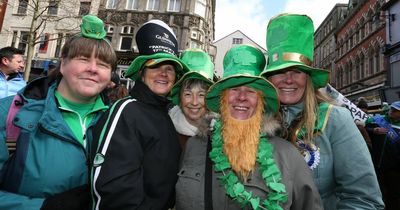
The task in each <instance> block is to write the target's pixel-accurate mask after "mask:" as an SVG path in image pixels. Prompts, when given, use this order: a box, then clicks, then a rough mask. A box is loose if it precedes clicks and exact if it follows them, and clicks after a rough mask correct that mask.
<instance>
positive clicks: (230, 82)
mask: <svg viewBox="0 0 400 210" xmlns="http://www.w3.org/2000/svg"><path fill="white" fill-rule="evenodd" d="M243 85H245V86H249V87H251V88H253V89H256V90H260V91H261V92H262V93H263V94H264V102H265V103H264V111H265V112H266V113H271V112H272V113H276V112H278V109H279V98H278V93H277V91H276V88H275V87H274V86H273V85H272V83H270V82H269V81H268V80H266V79H265V78H262V77H259V76H248V75H243V74H241V75H234V76H230V77H227V78H224V79H221V80H219V81H218V82H216V83H215V84H214V85H212V86H211V87H210V89H209V91H208V93H207V96H206V104H207V107H208V108H209V109H210V110H211V111H213V112H218V113H219V112H220V100H221V92H222V91H223V90H225V89H228V88H232V87H238V86H243Z"/></svg>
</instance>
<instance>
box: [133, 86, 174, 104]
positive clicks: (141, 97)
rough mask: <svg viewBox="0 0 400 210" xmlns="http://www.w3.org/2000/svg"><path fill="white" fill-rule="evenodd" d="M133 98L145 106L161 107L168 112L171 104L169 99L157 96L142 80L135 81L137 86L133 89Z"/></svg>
mask: <svg viewBox="0 0 400 210" xmlns="http://www.w3.org/2000/svg"><path fill="white" fill-rule="evenodd" d="M130 94H131V96H132V97H133V98H135V99H137V100H138V101H141V102H143V103H145V104H149V105H152V106H156V107H159V108H161V109H165V111H166V112H167V111H168V110H167V106H168V104H170V102H171V101H170V100H168V99H167V97H162V96H159V95H157V94H155V93H154V92H153V91H151V90H150V88H149V87H148V86H147V85H146V84H144V83H143V82H142V81H141V80H136V81H135V86H133V88H132V89H131V92H130Z"/></svg>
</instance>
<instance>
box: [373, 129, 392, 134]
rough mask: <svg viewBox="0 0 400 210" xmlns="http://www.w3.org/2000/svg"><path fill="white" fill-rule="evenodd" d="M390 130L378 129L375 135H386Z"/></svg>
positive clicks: (375, 130)
mask: <svg viewBox="0 0 400 210" xmlns="http://www.w3.org/2000/svg"><path fill="white" fill-rule="evenodd" d="M388 131H389V130H388V129H387V128H381V127H376V128H374V133H375V134H380V135H382V134H386V133H387V132H388Z"/></svg>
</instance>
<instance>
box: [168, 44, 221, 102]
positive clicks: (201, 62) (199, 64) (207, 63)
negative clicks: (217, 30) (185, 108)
mask: <svg viewBox="0 0 400 210" xmlns="http://www.w3.org/2000/svg"><path fill="white" fill-rule="evenodd" d="M181 60H182V62H183V63H184V64H186V66H187V67H188V68H189V72H187V73H185V74H184V75H183V76H182V78H181V79H180V80H179V81H178V82H176V83H175V85H174V87H173V88H172V91H171V99H172V103H174V104H176V105H179V103H180V91H181V87H182V82H183V81H185V80H187V79H199V80H202V81H204V82H206V83H208V84H209V85H212V84H213V83H214V82H213V77H214V63H213V62H212V61H211V58H210V56H209V55H208V54H207V53H206V52H204V51H203V50H201V49H187V50H185V51H184V52H183V53H182V56H181Z"/></svg>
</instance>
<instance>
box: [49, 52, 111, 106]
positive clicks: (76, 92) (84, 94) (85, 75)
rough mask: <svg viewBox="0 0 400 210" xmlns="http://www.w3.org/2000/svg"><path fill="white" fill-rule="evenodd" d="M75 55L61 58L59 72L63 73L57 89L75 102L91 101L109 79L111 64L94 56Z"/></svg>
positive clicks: (93, 54)
mask: <svg viewBox="0 0 400 210" xmlns="http://www.w3.org/2000/svg"><path fill="white" fill-rule="evenodd" d="M95 53H96V52H95V51H93V53H92V55H91V56H90V57H85V56H77V57H75V58H72V59H63V60H61V66H60V72H61V74H62V75H63V77H62V79H61V81H60V84H59V85H58V87H57V90H58V91H59V92H60V94H61V95H62V96H63V97H64V98H66V99H68V100H70V101H73V102H76V103H90V102H93V101H94V100H95V99H96V97H97V95H98V94H100V92H101V91H103V90H104V88H106V86H107V85H108V84H109V82H110V80H111V65H110V64H108V63H106V62H105V61H102V60H100V59H99V58H96V57H95Z"/></svg>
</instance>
